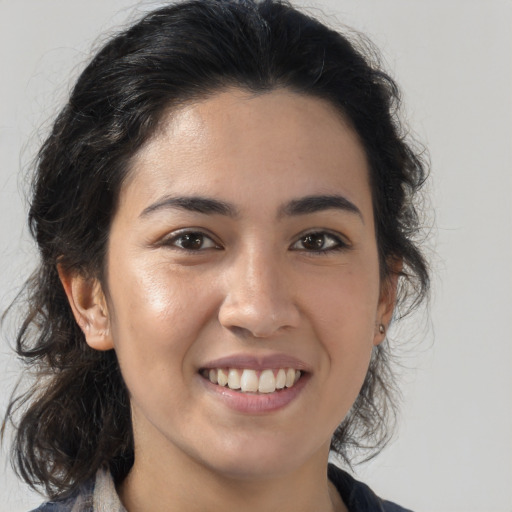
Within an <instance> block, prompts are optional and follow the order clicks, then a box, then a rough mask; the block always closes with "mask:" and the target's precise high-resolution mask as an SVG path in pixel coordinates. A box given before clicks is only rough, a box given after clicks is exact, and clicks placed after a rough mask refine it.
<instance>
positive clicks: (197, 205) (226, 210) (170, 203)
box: [140, 196, 238, 217]
mask: <svg viewBox="0 0 512 512" xmlns="http://www.w3.org/2000/svg"><path fill="white" fill-rule="evenodd" d="M167 208H172V209H178V210H187V211H190V212H196V213H204V214H206V215H212V214H217V215H226V216H227V217H236V216H237V215H238V210H237V209H236V208H235V206H233V205H231V204H229V203H225V202H224V201H219V200H217V199H210V198H208V197H197V196H187V197H170V196H167V197H164V198H162V199H160V200H158V201H157V202H156V203H153V204H152V205H150V206H148V207H147V208H145V209H144V210H143V211H142V213H141V214H140V217H146V216H148V215H149V214H151V213H153V212H155V211H158V210H163V209H167Z"/></svg>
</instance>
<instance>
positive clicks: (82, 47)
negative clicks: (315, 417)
mask: <svg viewBox="0 0 512 512" xmlns="http://www.w3.org/2000/svg"><path fill="white" fill-rule="evenodd" d="M296 3H297V4H298V5H304V4H305V2H302V1H301V2H296ZM158 5H160V3H157V2H154V1H152V2H148V1H143V2H138V3H137V2H135V1H134V0H87V1H85V0H0V52H1V53H0V55H1V60H0V77H1V78H0V267H1V272H0V309H4V308H5V307H6V306H7V305H8V304H9V302H10V301H11V300H12V298H13V297H14V295H15V294H16V292H17V290H18V288H19V286H20V284H21V283H22V282H23V280H24V279H25V278H26V277H27V276H28V274H29V272H30V270H31V268H33V266H34V262H35V255H34V249H33V246H32V244H31V242H30V240H29V237H28V235H27V231H26V228H25V216H26V215H25V214H26V204H25V194H26V190H27V186H26V183H25V180H24V178H23V174H22V171H24V170H26V169H27V167H28V166H29V164H30V162H31V160H32V159H33V157H34V154H35V151H36V150H37V147H38V144H39V143H40V142H41V140H42V137H44V134H45V133H46V130H47V129H48V126H49V123H50V121H51V120H52V118H53V117H54V116H55V114H56V112H57V110H58V108H59V107H60V106H61V105H62V103H63V101H64V100H65V98H66V95H67V92H68V90H69V87H70V84H72V83H73V79H74V78H76V77H77V74H78V73H79V71H80V69H81V68H82V67H83V63H84V62H86V61H87V60H88V58H89V56H90V49H91V46H92V45H93V44H95V45H98V44H100V42H101V41H102V40H103V39H104V37H105V36H104V35H101V36H100V34H104V33H105V32H108V31H110V32H111V31H112V30H113V28H115V27H119V26H120V25H122V24H124V23H126V22H127V21H128V20H133V19H134V18H136V17H138V16H139V15H140V14H142V13H143V12H144V11H146V10H149V9H151V8H153V7H156V6H158ZM307 5H308V6H309V7H310V8H311V11H312V12H313V13H314V14H316V15H318V16H320V17H323V19H324V20H326V21H328V22H329V23H330V24H332V25H334V26H341V24H345V25H348V26H351V27H353V28H355V29H357V30H360V31H362V32H364V33H366V34H367V35H368V36H370V38H371V39H372V40H373V41H374V43H376V45H377V46H378V47H379V48H380V50H381V52H382V54H383V57H384V60H385V63H386V66H387V69H388V70H389V71H391V73H392V75H394V76H395V77H396V79H397V80H398V82H399V84H400V85H401V86H402V89H403V92H404V101H405V114H406V118H407V120H408V123H409V125H410V126H411V128H412V130H413V131H414V132H415V133H416V135H417V137H418V138H419V139H420V140H422V141H423V143H424V144H425V145H426V146H427V147H428V148H429V151H430V158H431V161H432V179H431V183H430V185H429V188H430V193H431V203H432V207H433V209H434V211H435V229H434V231H433V233H432V237H431V240H430V242H429V251H430V252H431V253H432V254H431V257H432V266H433V270H434V280H433V281H434V282H433V285H434V290H433V300H432V305H431V307H430V314H429V317H426V316H425V314H422V315H420V316H418V317H416V318H413V319H411V320H410V321H409V323H408V324H407V325H405V326H404V327H403V328H402V330H401V335H402V337H404V338H407V337H408V336H409V334H411V335H413V340H412V341H411V343H410V348H409V349H408V350H407V352H406V353H405V355H404V356H403V358H402V364H403V366H404V370H403V383H402V390H403V393H404V405H403V414H402V421H401V424H400V428H399V430H398V433H397V435H396V438H395V441H394V443H393V444H392V445H391V446H390V447H389V448H387V449H386V450H385V451H384V452H383V453H382V454H381V455H380V456H379V457H378V458H377V459H376V460H375V461H373V462H371V463H369V464H367V465H364V466H360V467H357V468H356V469H355V472H356V475H357V476H358V477H359V478H360V479H363V480H364V481H366V482H367V483H368V484H370V486H372V487H373V488H374V489H375V490H376V492H377V493H378V494H381V495H383V496H385V497H386V498H388V499H392V500H395V501H397V502H398V503H401V504H403V505H404V506H407V507H409V508H411V509H413V510H415V511H417V512H419V511H423V512H511V511H512V334H511V333H512V325H511V322H512V207H511V200H510V198H511V195H512V178H511V176H512V172H511V170H512V154H511V147H512V2H511V1H506V0H428V1H427V0H424V1H420V0H317V1H316V3H314V2H313V0H312V1H311V2H308V4H307ZM322 11H323V12H324V13H325V14H322ZM9 332H10V329H5V330H4V333H3V335H2V340H1V344H0V413H3V412H4V410H5V406H6V404H7V399H8V396H9V392H10V389H11V388H12V386H13V384H14V383H15V380H16V378H17V376H18V374H19V366H18V363H17V361H16V359H15V358H14V357H13V355H12V353H11V352H10V351H9V348H8V341H9V340H8V339H7V338H9ZM10 341H12V340H10ZM0 457H1V458H0V512H23V511H26V510H29V509H30V508H31V506H35V505H36V504H37V503H39V502H40V501H41V498H40V497H39V496H38V495H36V494H34V493H32V492H31V491H29V490H28V488H27V487H26V486H24V484H21V483H19V482H18V481H17V479H16V478H15V477H14V475H13V472H12V470H11V469H10V466H9V464H8V456H7V451H6V449H5V447H4V449H3V450H2V451H1V452H0Z"/></svg>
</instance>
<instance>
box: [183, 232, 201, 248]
mask: <svg viewBox="0 0 512 512" xmlns="http://www.w3.org/2000/svg"><path fill="white" fill-rule="evenodd" d="M202 243H203V237H202V235H199V234H197V233H192V234H190V233H189V234H187V235H183V239H182V242H181V245H182V247H183V248H185V249H200V248H201V245H202Z"/></svg>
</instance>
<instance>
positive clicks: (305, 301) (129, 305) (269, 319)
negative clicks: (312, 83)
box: [61, 89, 396, 512]
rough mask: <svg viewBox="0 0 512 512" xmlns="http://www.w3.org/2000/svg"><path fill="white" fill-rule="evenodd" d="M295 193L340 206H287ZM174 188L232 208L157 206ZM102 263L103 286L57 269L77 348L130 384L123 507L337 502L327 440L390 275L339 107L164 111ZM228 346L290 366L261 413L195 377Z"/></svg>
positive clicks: (358, 157)
mask: <svg viewBox="0 0 512 512" xmlns="http://www.w3.org/2000/svg"><path fill="white" fill-rule="evenodd" d="M312 195H314V196H325V195H329V196H333V195H336V196H340V197H342V198H344V199H345V200H346V201H347V203H346V205H347V204H348V205H353V206H354V207H355V209H357V211H355V210H354V209H353V208H352V209H347V208H346V207H343V208H340V207H332V205H331V207H328V208H320V209H319V210H318V211H314V212H309V213H304V212H302V213H297V212H290V202H293V201H297V200H300V199H302V198H304V197H306V196H312ZM191 196H201V197H207V198H210V199H214V200H217V201H222V202H223V203H226V204H228V205H229V207H230V208H231V210H232V211H231V213H233V214H234V215H225V214H223V213H211V212H210V213H199V212H197V211H189V210H187V209H186V208H183V207H176V206H175V205H174V206H173V205H169V204H167V205H166V204H165V200H166V199H167V198H169V197H173V198H175V197H191ZM287 205H288V208H287ZM346 205H345V206H346ZM183 230H188V232H189V233H190V232H192V233H194V234H193V235H192V239H193V240H195V245H194V244H192V245H193V247H194V248H193V249H189V250H186V249H185V248H184V247H190V244H189V246H187V243H189V241H187V239H185V238H183V234H184V231H183ZM198 233H199V238H198V235H197V234H198ZM311 233H314V235H313V236H312V238H307V237H306V235H307V234H311ZM312 241H313V242H314V243H317V244H318V246H316V247H317V250H314V247H315V245H314V243H311V242H312ZM318 248H319V249H318ZM106 263H107V265H106V269H107V272H106V279H105V282H103V283H99V282H98V281H95V280H90V279H89V280H87V279H84V278H83V277H81V276H79V275H74V274H67V275H64V274H63V273H62V272H61V278H62V281H63V284H64V287H65V289H66V291H67V294H68V297H69V300H70V303H71V306H72V308H73V311H74V313H75V317H76V319H77V321H78V323H79V325H80V326H81V328H82V329H83V331H84V333H85V335H86V339H87V342H88V344H89V345H90V346H91V347H92V348H94V349H97V350H108V349H111V348H113V349H115V350H116V353H117V356H118V359H119V363H120V367H121V371H122V374H123V377H124V379H125V381H126V384H127V387H128V389H129V392H130V397H131V407H132V417H133V428H134V439H135V464H134V467H133V469H132V471H131V472H130V474H129V475H128V477H127V478H126V480H125V481H124V482H123V483H122V485H121V486H120V489H119V492H120V496H121V499H122V501H123V503H124V504H125V506H126V507H127V509H128V510H129V511H130V512H136V511H142V510H152V511H160V510H166V511H174V510H180V511H183V510H187V511H208V510H212V511H213V510H223V509H226V510H234V509H235V507H240V509H241V510H246V511H251V510H258V511H260V510H268V511H271V510H280V511H288V510H290V511H291V510H293V511H311V510H315V511H331V510H345V506H344V504H343V503H342V502H341V499H340V497H339V496H338V494H337V493H336V492H335V491H333V488H332V486H331V485H330V484H329V482H328V481H327V477H326V465H327V458H328V453H329V443H330V439H331V436H332V434H333V432H334V430H335V429H336V427H337V425H338V424H339V423H340V422H341V421H342V419H343V418H344V417H345V415H346V414H347V412H348V411H349V409H350V407H351V406H352V404H353V403H354V401H355V399H356V397H357V394H358V392H359V390H360V388H361V385H362V383H363V381H364V377H365V375H366V371H367V368H368V364H369V360H370V356H371V352H372V348H373V347H374V345H377V344H378V343H380V342H381V341H382V339H383V337H384V336H383V334H381V333H379V329H378V325H379V324H380V323H383V324H384V325H387V324H388V323H389V321H390V317H391V314H392V309H393V304H394V289H395V285H396V283H393V282H385V283H382V282H381V281H380V278H379V263H378V252H377V245H376V239H375V227H374V221H373V208H372V200H371V190H370V186H369V181H368V168H367V162H366V158H365V155H364V151H363V148H362V146H361V144H360V143H359V141H358V138H357V135H356V134H355V132H354V131H353V130H352V129H351V128H350V126H349V125H348V124H347V123H345V122H344V120H343V119H342V118H341V116H340V115H339V114H338V113H337V112H336V111H335V110H334V109H333V108H332V107H331V106H330V105H329V104H328V103H326V102H324V101H323V100H320V99H316V98H312V97H304V96H300V95H298V94H296V93H293V92H290V91H286V90H278V91H273V92H270V93H266V94H263V95H258V96H255V95H251V94H249V93H247V92H245V91H241V90H237V89H232V90H228V91H224V92H221V93H218V94H216V95H214V96H212V97H210V98H208V99H206V100H204V101H200V102H197V103H194V104H189V105H187V106H185V107H183V108H182V109H181V110H179V111H178V112H172V113H168V114H167V115H166V116H165V117H164V119H163V121H162V127H161V129H160V130H159V131H158V133H157V134H156V135H155V136H154V137H153V138H152V139H151V140H150V141H149V142H148V143H147V144H146V145H145V146H144V147H143V148H142V149H141V150H140V151H139V152H138V153H137V155H136V156H135V157H134V159H133V161H132V165H131V169H130V174H129V177H128V179H127V180H126V182H125V183H124V185H123V188H122V190H121V192H120V200H119V205H118V210H117V212H116V214H115V216H114V219H113V222H112V227H111V232H110V239H109V244H108V254H107V262H106ZM233 354H244V355H250V356H253V357H254V358H261V357H264V356H269V355H270V356H272V355H275V354H281V355H282V354H284V355H286V356H290V357H294V358H297V359H298V360H300V361H301V362H303V363H304V368H303V370H304V371H305V373H306V374H307V382H306V384H305V385H304V386H303V387H302V389H301V391H300V393H299V394H298V395H297V396H296V397H295V398H294V399H293V400H292V401H291V402H290V403H288V404H287V405H286V406H285V407H282V408H279V409H278V410H275V411H270V412H263V413H244V412H240V411H235V410H233V409H232V408H230V407H228V406H227V405H226V403H225V402H223V401H222V400H220V399H219V397H218V396H217V395H216V394H215V393H212V392H210V390H209V389H207V387H205V385H204V383H205V380H204V379H203V377H202V376H201V375H200V373H199V372H200V369H201V368H203V367H204V366H205V365H206V364H207V363H208V362H209V361H212V360H215V359H217V358H220V357H225V356H231V355H233Z"/></svg>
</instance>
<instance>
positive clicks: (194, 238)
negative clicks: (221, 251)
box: [168, 232, 219, 251]
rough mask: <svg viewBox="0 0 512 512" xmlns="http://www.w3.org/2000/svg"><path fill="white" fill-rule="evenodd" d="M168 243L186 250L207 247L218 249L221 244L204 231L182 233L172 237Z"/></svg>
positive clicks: (199, 249) (197, 249)
mask: <svg viewBox="0 0 512 512" xmlns="http://www.w3.org/2000/svg"><path fill="white" fill-rule="evenodd" d="M168 245H171V246H174V247H179V248H180V249H185V250H186V251H201V250H205V249H218V248H219V246H218V245H217V244H216V243H215V242H214V241H213V240H212V239H211V238H210V237H209V236H206V235H205V234H203V233H199V232H190V233H182V234H180V235H178V236H175V237H174V238H172V239H171V240H170V241H169V242H168Z"/></svg>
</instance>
